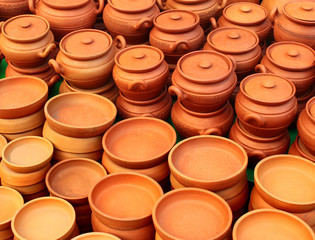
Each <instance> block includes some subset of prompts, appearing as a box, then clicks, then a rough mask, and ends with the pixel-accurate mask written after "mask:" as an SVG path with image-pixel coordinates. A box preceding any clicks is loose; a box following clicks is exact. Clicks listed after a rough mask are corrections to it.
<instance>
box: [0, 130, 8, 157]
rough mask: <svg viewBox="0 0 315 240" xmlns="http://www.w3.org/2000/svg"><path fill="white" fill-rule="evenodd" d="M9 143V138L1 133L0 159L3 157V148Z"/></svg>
mask: <svg viewBox="0 0 315 240" xmlns="http://www.w3.org/2000/svg"><path fill="white" fill-rule="evenodd" d="M7 144H8V141H7V139H6V138H5V137H4V136H3V135H1V134H0V160H1V158H2V150H3V148H4V147H5V146H6V145H7Z"/></svg>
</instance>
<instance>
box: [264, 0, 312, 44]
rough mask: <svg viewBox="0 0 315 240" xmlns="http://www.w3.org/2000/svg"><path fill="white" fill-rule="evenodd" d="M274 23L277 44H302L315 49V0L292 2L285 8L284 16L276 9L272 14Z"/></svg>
mask: <svg viewBox="0 0 315 240" xmlns="http://www.w3.org/2000/svg"><path fill="white" fill-rule="evenodd" d="M270 18H271V21H273V22H274V30H273V32H274V38H275V40H276V41H277V42H281V41H294V42H300V43H303V44H305V45H308V46H310V47H311V48H313V49H315V35H314V31H315V3H314V1H313V0H306V1H290V2H288V3H286V4H285V5H284V6H283V10H282V14H280V13H278V9H277V8H275V9H273V10H272V11H271V13H270Z"/></svg>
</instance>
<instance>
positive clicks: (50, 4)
mask: <svg viewBox="0 0 315 240" xmlns="http://www.w3.org/2000/svg"><path fill="white" fill-rule="evenodd" d="M42 2H43V3H44V4H45V5H46V6H48V7H50V8H52V9H57V10H64V9H66V10H72V9H76V8H81V7H83V6H85V5H87V4H88V3H89V0H85V2H82V3H79V4H78V3H77V4H72V5H70V6H67V5H66V6H58V5H54V4H52V3H50V2H47V0H42Z"/></svg>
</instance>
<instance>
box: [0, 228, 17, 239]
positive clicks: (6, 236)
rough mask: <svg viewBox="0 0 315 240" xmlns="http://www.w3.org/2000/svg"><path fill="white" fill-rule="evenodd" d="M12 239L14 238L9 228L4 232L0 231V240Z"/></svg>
mask: <svg viewBox="0 0 315 240" xmlns="http://www.w3.org/2000/svg"><path fill="white" fill-rule="evenodd" d="M13 237H14V234H13V232H12V230H11V227H9V228H6V229H4V230H0V238H1V239H8V240H11V239H13Z"/></svg>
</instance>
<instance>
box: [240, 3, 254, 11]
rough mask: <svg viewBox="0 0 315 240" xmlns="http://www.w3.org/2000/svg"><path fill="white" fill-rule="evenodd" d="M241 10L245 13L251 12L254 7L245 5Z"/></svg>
mask: <svg viewBox="0 0 315 240" xmlns="http://www.w3.org/2000/svg"><path fill="white" fill-rule="evenodd" d="M240 10H241V11H242V12H244V13H249V12H250V11H251V10H252V9H251V7H250V6H246V5H243V6H241V7H240Z"/></svg>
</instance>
